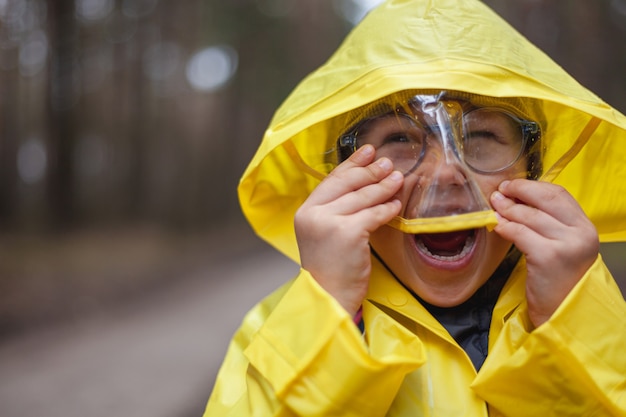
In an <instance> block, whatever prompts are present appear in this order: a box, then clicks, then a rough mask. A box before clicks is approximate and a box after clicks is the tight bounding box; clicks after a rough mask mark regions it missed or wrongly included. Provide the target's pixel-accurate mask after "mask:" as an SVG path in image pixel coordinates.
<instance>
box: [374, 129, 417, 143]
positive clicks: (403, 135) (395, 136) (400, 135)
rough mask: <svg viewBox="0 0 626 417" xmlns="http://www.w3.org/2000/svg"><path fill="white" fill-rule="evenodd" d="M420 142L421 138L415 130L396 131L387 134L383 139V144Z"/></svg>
mask: <svg viewBox="0 0 626 417" xmlns="http://www.w3.org/2000/svg"><path fill="white" fill-rule="evenodd" d="M421 142H422V138H421V137H419V135H417V134H416V133H415V132H407V131H402V132H396V133H391V134H389V135H387V137H386V138H385V140H384V141H383V145H385V144H388V143H389V144H391V143H408V144H418V143H421Z"/></svg>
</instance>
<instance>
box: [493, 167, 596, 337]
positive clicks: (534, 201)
mask: <svg viewBox="0 0 626 417" xmlns="http://www.w3.org/2000/svg"><path fill="white" fill-rule="evenodd" d="M491 204H492V205H493V207H494V209H495V210H496V212H497V213H498V215H499V217H500V219H499V220H500V222H499V224H498V225H497V226H496V228H495V231H496V233H498V234H499V235H501V236H502V237H504V238H505V239H507V240H510V241H511V242H513V243H514V244H515V246H517V248H518V249H519V250H520V251H522V253H524V254H525V255H526V263H527V268H528V277H527V281H526V297H527V299H528V312H529V316H530V320H531V321H532V323H533V324H534V325H535V327H537V326H539V325H541V324H542V323H544V322H545V321H547V320H548V319H549V318H550V316H551V315H552V314H553V313H554V312H555V311H556V309H557V308H558V307H559V305H560V304H561V302H562V301H563V300H564V299H565V297H566V296H567V294H569V292H570V291H571V289H572V288H573V287H574V286H575V285H576V283H577V282H578V281H579V280H580V279H581V278H582V276H583V275H584V274H585V272H586V271H587V270H588V269H589V267H591V265H592V264H593V263H594V262H595V260H596V258H597V257H598V252H599V249H600V243H599V240H598V233H597V231H596V229H595V227H594V225H593V224H592V223H591V221H590V220H589V219H588V218H587V216H586V215H585V213H584V212H583V210H582V209H581V207H580V206H579V205H578V203H577V202H576V200H574V198H573V197H572V196H571V195H570V194H569V193H568V192H567V191H566V190H565V189H564V188H563V187H561V186H558V185H555V184H551V183H546V182H539V181H531V180H525V179H515V180H512V181H504V182H503V183H502V184H500V186H499V188H498V191H496V192H494V193H493V194H492V195H491Z"/></svg>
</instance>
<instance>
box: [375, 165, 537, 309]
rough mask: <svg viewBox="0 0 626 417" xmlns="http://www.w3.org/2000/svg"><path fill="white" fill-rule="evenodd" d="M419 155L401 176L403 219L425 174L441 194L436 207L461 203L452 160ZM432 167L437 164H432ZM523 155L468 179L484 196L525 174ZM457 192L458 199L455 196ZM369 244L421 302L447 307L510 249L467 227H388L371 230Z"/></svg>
mask: <svg viewBox="0 0 626 417" xmlns="http://www.w3.org/2000/svg"><path fill="white" fill-rule="evenodd" d="M434 159H435V158H433V160H429V159H428V158H426V159H424V160H423V161H422V163H421V164H420V165H419V167H418V168H417V169H416V170H415V171H413V172H411V173H409V174H407V175H406V177H405V181H404V185H403V187H402V190H401V191H400V193H399V195H398V197H399V198H400V200H401V201H402V203H403V207H404V208H403V210H404V212H403V213H401V215H403V217H406V218H412V217H413V214H412V213H410V210H411V209H410V208H411V207H415V206H416V205H417V202H419V201H420V200H421V198H422V193H423V192H424V189H425V188H426V185H425V183H427V182H428V181H429V179H428V178H429V177H430V174H429V173H431V172H433V171H435V170H436V172H437V175H438V187H440V188H441V190H442V193H441V195H444V196H445V197H444V198H441V199H440V200H438V201H437V204H438V206H439V209H441V210H443V211H446V210H448V209H449V210H450V211H451V212H452V211H454V210H455V209H456V207H458V206H460V205H462V204H464V201H463V198H464V197H463V196H464V195H465V194H464V193H462V192H459V193H455V190H456V189H461V188H462V187H461V186H460V183H461V182H463V181H464V174H463V172H460V171H459V170H458V166H456V165H454V164H450V165H446V166H443V167H442V165H441V164H439V163H438V162H437V161H435V160H434ZM435 165H437V166H435ZM526 174H527V158H525V157H522V158H520V159H519V160H518V161H517V162H516V163H515V164H513V165H512V166H510V167H508V168H507V169H505V170H503V171H500V172H497V173H491V174H477V173H475V174H474V180H475V182H476V183H477V185H478V187H479V188H480V190H481V191H482V193H483V195H484V196H486V197H487V198H488V197H489V196H490V195H491V194H492V193H493V192H494V191H495V190H496V189H497V187H498V185H499V184H500V183H501V182H502V181H504V180H507V179H513V178H520V177H522V178H523V177H525V176H526ZM457 194H458V197H456V195H457ZM370 241H371V245H372V247H373V248H374V250H375V251H376V252H377V253H378V254H379V255H380V256H381V257H382V259H383V260H384V261H385V263H386V264H387V266H388V267H389V268H390V269H391V271H392V272H393V273H394V274H395V275H396V276H397V277H398V279H399V280H400V281H402V283H403V284H404V285H406V286H407V287H408V288H410V289H411V290H412V291H413V292H415V293H416V294H417V295H418V296H419V297H421V298H422V299H424V300H425V301H426V302H428V303H430V304H433V305H437V306H440V307H451V306H455V305H458V304H461V303H462V302H464V301H466V300H467V299H468V298H469V297H470V296H471V295H472V294H474V293H475V292H476V290H478V288H480V287H481V286H482V285H483V284H484V283H485V282H486V281H487V280H488V279H489V277H490V276H491V274H492V273H493V272H494V271H495V269H496V268H497V266H498V265H499V264H500V263H501V262H502V260H503V259H504V257H505V255H506V253H507V252H508V250H509V249H510V247H511V242H508V241H506V240H504V239H503V238H501V237H500V236H498V235H497V234H496V233H495V232H488V231H487V229H485V228H481V229H473V230H467V231H459V232H452V233H441V234H428V235H411V234H406V233H403V232H400V231H398V230H396V229H393V228H391V227H389V226H383V227H381V228H379V229H378V230H376V231H375V232H374V233H372V234H371V237H370Z"/></svg>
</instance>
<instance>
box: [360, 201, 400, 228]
mask: <svg viewBox="0 0 626 417" xmlns="http://www.w3.org/2000/svg"><path fill="white" fill-rule="evenodd" d="M401 209H402V203H401V202H400V200H398V199H393V200H391V201H387V202H384V203H382V204H377V205H375V206H371V207H368V208H365V209H363V210H361V211H359V212H357V213H355V214H353V215H352V218H353V220H354V222H355V224H358V225H359V227H363V228H364V229H365V230H366V231H367V232H369V233H371V232H373V231H374V230H376V229H378V228H379V227H380V226H382V225H384V224H386V223H388V222H389V221H390V220H391V219H393V218H394V217H395V216H397V215H398V214H399V213H400V210H401Z"/></svg>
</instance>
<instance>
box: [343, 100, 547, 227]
mask: <svg viewBox="0 0 626 417" xmlns="http://www.w3.org/2000/svg"><path fill="white" fill-rule="evenodd" d="M383 108H384V109H385V110H384V111H382V112H381V111H378V112H371V113H372V114H366V115H364V116H365V117H362V118H361V120H360V121H359V122H358V123H356V124H355V125H353V127H352V128H350V129H349V130H348V131H347V133H345V134H343V135H342V136H340V138H339V139H338V142H337V145H338V148H339V149H338V150H339V153H340V155H341V156H342V158H345V157H347V156H349V155H350V154H351V153H353V152H354V151H356V150H357V149H358V148H360V147H362V146H364V145H366V144H370V145H372V146H374V148H375V149H376V158H381V157H387V158H389V159H390V160H391V161H392V162H393V164H394V168H395V169H396V170H398V171H400V172H402V173H403V174H404V175H405V176H408V175H411V174H415V175H418V176H419V177H420V181H421V182H420V188H421V190H422V191H421V195H420V199H419V202H418V203H417V204H416V207H405V208H404V210H405V213H404V214H403V216H398V217H396V218H395V219H393V220H392V221H391V222H390V223H389V224H390V225H391V226H392V227H395V228H397V229H399V230H401V231H404V232H406V233H436V232H448V231H454V230H462V229H470V228H477V227H487V228H489V229H491V228H493V227H494V226H495V225H496V224H497V219H496V216H495V212H493V210H492V209H491V208H490V206H489V204H488V203H487V200H486V198H485V196H483V195H482V192H481V191H480V187H479V186H478V185H477V183H476V180H475V178H474V175H473V173H479V174H496V173H499V172H502V171H505V170H507V169H508V168H510V167H512V166H513V165H515V164H516V163H517V162H518V161H519V160H520V158H522V157H523V156H527V155H528V150H529V149H530V147H532V146H533V144H534V142H535V141H537V140H539V138H540V128H539V125H538V124H537V123H535V122H533V121H528V120H524V119H522V118H520V117H518V116H516V115H515V114H513V113H511V112H510V111H508V110H506V109H503V108H498V107H497V106H494V107H478V106H475V105H472V104H470V103H469V102H467V101H460V100H449V99H444V98H442V97H441V95H416V96H414V97H412V98H411V99H409V100H407V101H406V102H405V104H403V105H395V106H393V107H391V108H390V107H389V106H386V107H383ZM426 165H428V168H426ZM451 168H452V169H453V170H455V171H456V172H457V173H458V174H457V177H459V176H460V177H462V178H463V180H462V181H460V183H456V184H454V186H448V184H446V181H448V180H447V179H444V178H445V175H447V174H444V172H448V171H449V170H450V169H451ZM446 170H447V171H446Z"/></svg>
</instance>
